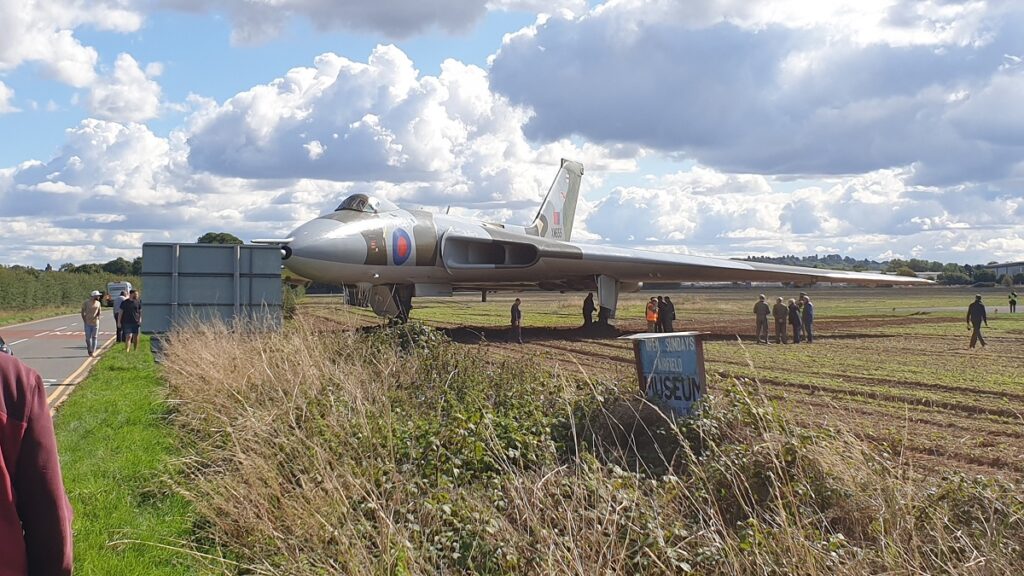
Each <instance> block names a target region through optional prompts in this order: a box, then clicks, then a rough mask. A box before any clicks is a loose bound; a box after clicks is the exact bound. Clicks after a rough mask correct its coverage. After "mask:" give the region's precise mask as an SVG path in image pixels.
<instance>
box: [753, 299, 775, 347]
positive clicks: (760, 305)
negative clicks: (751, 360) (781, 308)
mask: <svg viewBox="0 0 1024 576" xmlns="http://www.w3.org/2000/svg"><path fill="white" fill-rule="evenodd" d="M769 314H771V309H770V308H768V303H767V302H765V295H764V294H761V295H760V296H758V297H757V302H755V303H754V317H755V318H756V319H757V325H756V332H757V334H756V337H757V343H758V344H761V343H762V342H764V343H765V344H767V343H768V315H769Z"/></svg>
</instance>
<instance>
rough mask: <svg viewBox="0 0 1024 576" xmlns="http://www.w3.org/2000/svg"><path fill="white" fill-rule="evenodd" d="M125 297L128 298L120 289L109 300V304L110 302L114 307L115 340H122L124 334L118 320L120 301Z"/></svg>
mask: <svg viewBox="0 0 1024 576" xmlns="http://www.w3.org/2000/svg"><path fill="white" fill-rule="evenodd" d="M127 299H128V293H127V292H125V291H124V290H121V293H120V294H118V295H117V296H114V299H113V300H111V304H112V306H113V308H114V324H115V325H116V326H117V336H116V339H115V340H116V341H117V342H124V334H122V333H121V320H120V317H121V303H122V302H124V301H125V300H127Z"/></svg>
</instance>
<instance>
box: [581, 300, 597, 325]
mask: <svg viewBox="0 0 1024 576" xmlns="http://www.w3.org/2000/svg"><path fill="white" fill-rule="evenodd" d="M594 310H596V308H595V307H594V293H593V292H588V293H587V297H586V298H584V299H583V327H584V328H590V327H591V326H592V325H593V324H594Z"/></svg>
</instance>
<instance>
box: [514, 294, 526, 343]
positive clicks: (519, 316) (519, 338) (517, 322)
mask: <svg viewBox="0 0 1024 576" xmlns="http://www.w3.org/2000/svg"><path fill="white" fill-rule="evenodd" d="M520 304H522V301H520V300H519V298H516V301H515V302H513V303H512V310H511V313H512V336H511V337H512V338H514V339H515V341H516V342H518V343H520V344H522V343H523V313H522V311H521V310H519V305H520Z"/></svg>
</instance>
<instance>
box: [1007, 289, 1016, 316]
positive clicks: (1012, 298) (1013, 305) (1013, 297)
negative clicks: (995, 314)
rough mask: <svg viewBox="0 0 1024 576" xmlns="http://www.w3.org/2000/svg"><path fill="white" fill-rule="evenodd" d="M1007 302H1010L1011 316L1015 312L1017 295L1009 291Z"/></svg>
mask: <svg viewBox="0 0 1024 576" xmlns="http://www.w3.org/2000/svg"><path fill="white" fill-rule="evenodd" d="M1009 300H1010V314H1013V313H1014V312H1016V311H1017V293H1016V292H1014V291H1012V290H1011V291H1010V296H1009Z"/></svg>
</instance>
